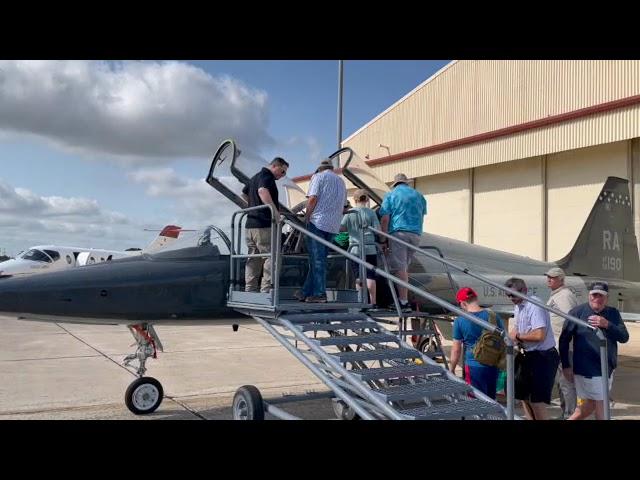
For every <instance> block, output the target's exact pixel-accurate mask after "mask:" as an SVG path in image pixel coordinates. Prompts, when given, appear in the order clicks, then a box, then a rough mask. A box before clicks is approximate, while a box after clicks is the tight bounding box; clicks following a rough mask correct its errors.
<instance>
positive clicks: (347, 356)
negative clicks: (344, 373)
mask: <svg viewBox="0 0 640 480" xmlns="http://www.w3.org/2000/svg"><path fill="white" fill-rule="evenodd" d="M332 355H334V356H335V357H337V358H338V360H340V362H364V361H367V360H392V359H396V358H419V357H420V352H418V351H417V350H415V349H413V348H378V349H375V350H363V351H360V352H339V353H333V354H332Z"/></svg>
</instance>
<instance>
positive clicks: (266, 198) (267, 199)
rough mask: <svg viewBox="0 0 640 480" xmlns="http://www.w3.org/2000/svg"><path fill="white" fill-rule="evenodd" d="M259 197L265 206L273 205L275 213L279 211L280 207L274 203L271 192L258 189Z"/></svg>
mask: <svg viewBox="0 0 640 480" xmlns="http://www.w3.org/2000/svg"><path fill="white" fill-rule="evenodd" d="M258 196H259V197H260V200H262V203H264V204H265V205H272V206H273V207H274V208H275V211H276V212H277V211H278V206H277V205H276V204H275V203H273V199H272V198H271V194H270V193H269V190H267V189H266V188H264V187H260V188H259V189H258Z"/></svg>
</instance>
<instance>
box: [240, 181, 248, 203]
mask: <svg viewBox="0 0 640 480" xmlns="http://www.w3.org/2000/svg"><path fill="white" fill-rule="evenodd" d="M240 196H241V197H242V199H243V200H244V201H245V202H247V204H248V203H249V187H248V186H247V185H245V186H244V187H243V188H242V195H240Z"/></svg>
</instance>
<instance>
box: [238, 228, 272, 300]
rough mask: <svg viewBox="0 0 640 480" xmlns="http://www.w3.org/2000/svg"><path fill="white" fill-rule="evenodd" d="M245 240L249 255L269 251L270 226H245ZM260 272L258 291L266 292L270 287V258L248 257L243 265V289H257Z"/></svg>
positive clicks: (254, 290) (249, 290)
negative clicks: (260, 281)
mask: <svg viewBox="0 0 640 480" xmlns="http://www.w3.org/2000/svg"><path fill="white" fill-rule="evenodd" d="M245 240H246V241H247V249H248V252H247V253H249V254H250V255H251V254H256V253H271V228H269V227H267V228H247V231H246V237H245ZM263 264H264V267H263ZM261 274H262V285H261V287H260V291H261V292H266V293H268V292H269V290H270V289H271V259H270V258H248V259H247V264H246V265H245V267H244V282H245V291H247V292H257V291H258V281H259V280H260V275H261Z"/></svg>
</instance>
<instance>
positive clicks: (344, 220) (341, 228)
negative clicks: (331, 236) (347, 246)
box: [340, 215, 349, 232]
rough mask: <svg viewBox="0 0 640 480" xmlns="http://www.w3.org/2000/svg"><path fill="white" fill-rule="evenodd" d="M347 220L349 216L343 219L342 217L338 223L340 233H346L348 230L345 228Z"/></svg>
mask: <svg viewBox="0 0 640 480" xmlns="http://www.w3.org/2000/svg"><path fill="white" fill-rule="evenodd" d="M348 220H349V216H348V215H345V216H344V217H342V221H341V222H340V231H341V232H348V231H349V228H348V227H347V221H348Z"/></svg>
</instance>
